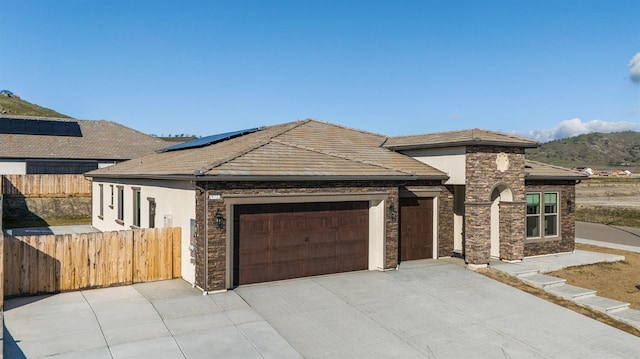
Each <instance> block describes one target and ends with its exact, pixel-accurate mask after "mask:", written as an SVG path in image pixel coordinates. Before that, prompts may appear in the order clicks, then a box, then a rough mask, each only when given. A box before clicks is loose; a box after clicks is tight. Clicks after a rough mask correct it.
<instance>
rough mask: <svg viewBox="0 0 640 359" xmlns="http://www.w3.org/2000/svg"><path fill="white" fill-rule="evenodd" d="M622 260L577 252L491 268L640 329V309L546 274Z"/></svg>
mask: <svg viewBox="0 0 640 359" xmlns="http://www.w3.org/2000/svg"><path fill="white" fill-rule="evenodd" d="M599 243H600V242H599ZM598 245H601V244H598ZM609 245H613V246H620V244H611V243H609V244H608V245H607V246H609ZM634 248H635V247H634ZM623 260H624V256H620V255H614V254H606V253H596V252H587V251H580V250H576V251H575V252H574V253H565V254H555V255H549V256H540V257H533V258H525V259H524V260H523V261H522V262H520V263H501V262H496V263H492V264H491V267H492V268H494V269H496V270H499V271H501V272H504V273H507V274H509V275H512V276H514V277H517V278H518V279H520V280H522V281H523V282H525V283H527V284H529V285H532V286H534V287H536V288H540V289H543V290H545V291H546V292H549V293H552V294H554V295H557V296H559V297H562V298H564V299H567V300H571V301H573V302H575V303H576V304H579V305H581V306H584V307H588V308H591V309H593V310H597V311H599V312H602V313H604V314H607V315H609V316H610V317H612V318H614V319H617V320H619V321H621V322H624V323H627V324H629V325H631V326H633V327H635V328H638V329H640V310H635V309H631V308H629V303H625V302H621V301H618V300H613V299H609V298H604V297H601V296H598V295H597V292H596V291H594V290H592V289H589V288H580V287H576V286H572V285H569V284H566V280H565V279H562V278H557V277H553V276H549V275H545V274H544V273H548V272H553V271H556V270H559V269H562V268H567V267H574V266H579V265H586V264H594V263H601V262H617V261H623Z"/></svg>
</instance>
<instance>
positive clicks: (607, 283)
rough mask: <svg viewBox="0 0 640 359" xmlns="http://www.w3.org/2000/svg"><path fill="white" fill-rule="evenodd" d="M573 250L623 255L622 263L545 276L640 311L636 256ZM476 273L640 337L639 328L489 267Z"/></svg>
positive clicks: (579, 246) (639, 261) (598, 249)
mask: <svg viewBox="0 0 640 359" xmlns="http://www.w3.org/2000/svg"><path fill="white" fill-rule="evenodd" d="M576 248H577V249H581V250H587V251H593V252H602V253H611V254H620V255H624V256H625V261H624V262H617V263H598V264H592V265H586V266H579V267H571V268H566V269H562V270H559V271H555V272H551V273H547V274H548V275H552V276H554V277H559V278H563V279H566V280H567V284H571V285H575V286H578V287H582V288H588V289H592V290H595V291H597V294H598V295H599V296H601V297H605V298H610V299H616V300H620V301H623V302H628V303H631V307H632V308H634V309H640V290H638V289H636V288H635V285H636V284H640V253H635V252H627V251H621V250H617V249H610V248H604V247H597V246H591V245H586V244H576ZM478 273H481V274H483V275H485V276H487V277H489V278H492V279H495V280H497V281H500V282H502V283H504V284H507V285H510V286H512V287H514V288H517V289H520V290H522V291H524V292H527V293H529V294H532V295H535V296H536V297H539V298H542V299H544V300H546V301H549V302H551V303H555V304H557V305H561V306H563V307H565V308H567V309H571V310H573V311H574V312H577V313H580V314H582V315H585V316H587V317H589V318H592V319H595V320H597V321H599V322H602V323H605V324H607V325H610V326H612V327H614V328H617V329H620V330H623V331H625V332H627V333H630V334H633V335H635V336H638V337H640V329H637V328H634V327H632V326H630V325H628V324H626V323H623V322H620V321H618V320H615V319H613V318H611V317H610V316H608V315H606V314H604V313H601V312H598V311H595V310H592V309H589V308H585V307H581V306H579V305H578V304H576V303H574V302H572V301H569V300H566V299H563V298H561V297H558V296H556V295H553V294H551V293H547V292H545V291H544V290H542V289H538V288H535V287H532V286H530V285H528V284H525V283H524V282H522V281H520V280H519V279H517V278H514V277H512V276H510V275H508V274H505V273H502V272H499V271H497V270H495V269H490V268H487V269H481V270H478Z"/></svg>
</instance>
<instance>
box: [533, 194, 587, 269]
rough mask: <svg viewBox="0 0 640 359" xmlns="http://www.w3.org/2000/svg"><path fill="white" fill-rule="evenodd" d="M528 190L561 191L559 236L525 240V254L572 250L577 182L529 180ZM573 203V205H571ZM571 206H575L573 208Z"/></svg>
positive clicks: (573, 247) (534, 254) (574, 232)
mask: <svg viewBox="0 0 640 359" xmlns="http://www.w3.org/2000/svg"><path fill="white" fill-rule="evenodd" d="M526 190H527V192H559V196H558V197H559V203H558V206H559V210H560V226H559V234H560V236H559V237H552V238H549V239H532V240H525V245H524V256H525V257H530V256H537V255H543V254H552V253H563V252H565V253H566V252H571V251H573V250H574V249H575V235H576V215H575V208H576V184H575V181H557V182H550V181H547V182H540V181H527V186H526ZM569 204H571V205H569ZM569 207H573V208H572V209H571V210H570V208H569Z"/></svg>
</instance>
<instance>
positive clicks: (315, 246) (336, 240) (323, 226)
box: [233, 202, 369, 285]
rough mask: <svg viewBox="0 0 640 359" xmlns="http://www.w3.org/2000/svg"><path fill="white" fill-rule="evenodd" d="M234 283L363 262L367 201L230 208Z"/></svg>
mask: <svg viewBox="0 0 640 359" xmlns="http://www.w3.org/2000/svg"><path fill="white" fill-rule="evenodd" d="M234 228H235V233H234V280H233V282H234V285H242V284H249V283H259V282H268V281H274V280H281V279H289V278H297V277H307V276H312V275H319V274H329V273H339V272H347V271H353V270H361V269H367V268H368V253H369V245H368V242H369V205H368V202H319V203H287V204H257V205H239V206H236V207H235V208H234Z"/></svg>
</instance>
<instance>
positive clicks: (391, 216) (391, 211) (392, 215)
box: [389, 201, 397, 222]
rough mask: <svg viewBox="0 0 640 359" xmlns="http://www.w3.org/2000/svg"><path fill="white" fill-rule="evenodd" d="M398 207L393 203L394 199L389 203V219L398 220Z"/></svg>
mask: <svg viewBox="0 0 640 359" xmlns="http://www.w3.org/2000/svg"><path fill="white" fill-rule="evenodd" d="M396 217H397V214H396V207H395V206H394V205H393V201H391V203H389V220H390V221H391V222H395V221H396Z"/></svg>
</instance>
